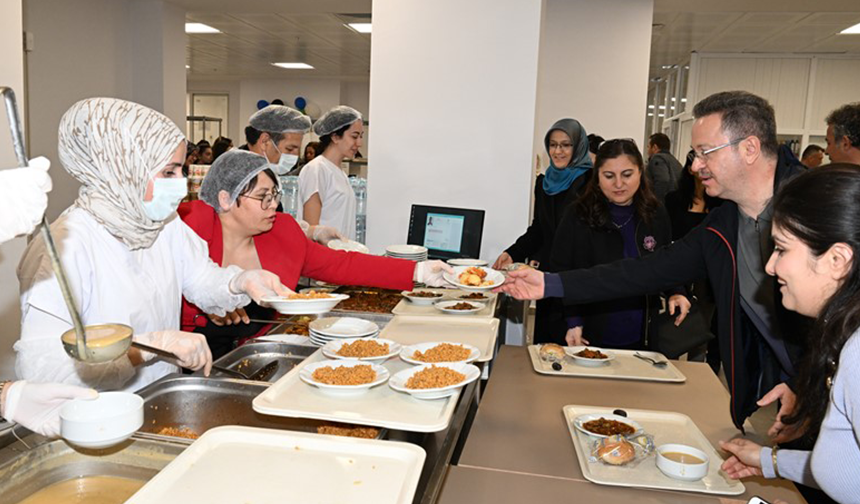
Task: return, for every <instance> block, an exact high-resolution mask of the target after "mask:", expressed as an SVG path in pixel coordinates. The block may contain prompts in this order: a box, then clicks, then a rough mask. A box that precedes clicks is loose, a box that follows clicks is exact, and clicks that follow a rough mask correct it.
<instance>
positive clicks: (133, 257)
mask: <svg viewBox="0 0 860 504" xmlns="http://www.w3.org/2000/svg"><path fill="white" fill-rule="evenodd" d="M59 155H60V161H61V162H62V163H63V166H64V167H65V168H66V170H67V171H68V172H69V173H70V174H71V175H72V176H73V177H75V179H77V180H78V181H79V182H80V183H81V185H82V187H81V189H80V193H79V196H78V199H77V200H76V201H75V203H74V204H73V205H72V206H71V207H69V208H68V209H67V210H66V211H65V212H64V213H63V214H62V215H61V216H60V218H58V219H57V220H56V221H55V222H54V223H53V224H52V225H51V231H52V233H53V235H54V240H55V242H56V245H57V249H58V252H59V254H60V258H61V260H62V262H63V264H64V266H65V269H66V274H67V275H68V279H69V284H70V288H71V290H72V294H73V295H74V297H75V299H76V300H77V302H78V308H79V309H80V311H81V318H82V320H83V322H84V324H88V325H90V324H101V323H120V324H126V325H129V326H131V327H132V328H133V329H134V333H135V336H134V338H135V340H138V341H141V342H143V343H146V344H149V345H152V346H155V347H159V348H162V349H164V350H167V351H170V352H173V353H174V354H176V355H177V356H178V357H179V359H180V362H181V364H182V365H183V366H184V367H188V368H191V369H201V368H202V369H204V370H205V372H206V373H208V371H209V368H210V367H211V364H212V355H211V353H210V351H209V348H208V347H207V346H206V342H205V339H204V338H203V337H202V336H200V335H197V334H192V333H184V332H180V331H179V330H178V329H179V317H180V310H181V306H182V296H183V295H185V296H186V297H187V298H188V299H190V300H192V301H193V302H194V303H196V304H197V305H199V306H202V307H205V308H206V310H207V311H210V312H212V313H216V314H224V313H225V312H226V311H232V310H235V309H236V308H237V307H241V306H244V305H246V304H248V303H249V302H250V298H254V299H260V298H261V297H263V296H266V295H270V294H272V293H276V294H280V295H288V294H289V293H290V292H291V291H289V290H288V289H286V288H285V287H284V286H283V285H281V283H280V282H279V281H278V279H277V277H276V276H275V275H273V274H272V273H269V272H265V271H260V270H245V271H243V270H242V269H241V268H238V267H236V266H233V267H230V268H225V269H222V268H220V267H218V266H217V265H216V264H214V263H213V262H212V261H211V260H209V257H208V251H207V250H206V244H205V243H204V242H203V241H202V240H200V238H199V237H197V235H196V234H194V232H193V231H191V230H190V229H189V228H188V226H186V225H185V224H184V223H183V222H182V221H181V220H180V219H176V218H173V217H175V213H176V208H177V206H178V205H179V202H180V201H181V200H182V198H184V197H185V194H186V191H187V189H186V187H187V186H186V184H187V183H186V180H185V179H184V178H182V175H181V168H182V163H183V161H184V159H185V141H184V138H183V135H182V132H181V131H180V130H179V129H178V128H177V127H176V126H175V125H174V124H173V123H172V122H171V121H170V120H169V119H167V118H166V117H164V116H163V115H161V114H159V113H158V112H155V111H154V110H150V109H148V108H146V107H144V106H141V105H138V104H135V103H131V102H127V101H123V100H116V99H112V98H93V99H88V100H82V101H80V102H78V103H76V104H75V105H73V106H72V107H71V108H70V109H69V110H68V111H67V112H66V113H65V115H64V116H63V117H62V119H61V120H60V128H59ZM18 279H19V282H20V284H21V313H22V315H21V339H20V340H18V342H16V343H15V350H16V351H17V352H18V357H17V362H16V371H17V374H18V376H19V377H22V378H24V379H27V380H34V381H54V382H64V383H68V384H74V385H85V386H89V387H92V388H95V389H99V390H106V389H123V390H129V391H133V390H137V389H139V388H141V387H143V386H145V385H147V384H149V383H151V382H153V381H155V380H157V379H158V378H160V377H162V376H164V375H166V374H169V373H172V372H176V371H178V369H177V367H176V366H175V365H173V364H171V363H167V362H163V361H158V360H156V359H155V356H154V355H152V354H149V353H146V352H141V351H138V350H136V349H134V348H132V349H131V350H129V352H128V355H127V356H123V357H120V358H119V359H116V360H114V361H112V362H109V363H105V364H99V365H90V364H83V363H80V362H77V361H75V360H73V359H72V358H71V357H69V356H68V355H66V353H65V351H64V350H63V346H62V343H61V341H60V335H61V334H62V333H63V332H65V331H66V330H68V329H70V328H71V327H72V322H71V319H70V317H69V314H68V311H67V309H66V305H65V303H64V302H63V297H62V295H61V293H60V289H59V285H58V283H57V280H56V278H55V277H54V273H53V270H52V268H51V264H50V259H49V258H48V255H47V253H46V251H45V244H44V242H43V241H42V240H41V238H36V239H35V240H33V242H31V243H30V245H29V246H28V248H27V250H26V251H25V253H24V257H23V259H22V260H21V263H20V265H19V266H18Z"/></svg>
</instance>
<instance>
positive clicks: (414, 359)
mask: <svg viewBox="0 0 860 504" xmlns="http://www.w3.org/2000/svg"><path fill="white" fill-rule="evenodd" d="M480 358H481V351H480V350H478V349H477V348H476V347H473V346H472V345H467V344H465V343H453V342H450V341H432V342H427V343H418V344H415V345H409V346H405V347H403V350H401V351H400V360H402V361H404V362H408V363H410V364H434V363H439V362H464V363H466V364H468V363H470V362H474V361H476V360H478V359H480Z"/></svg>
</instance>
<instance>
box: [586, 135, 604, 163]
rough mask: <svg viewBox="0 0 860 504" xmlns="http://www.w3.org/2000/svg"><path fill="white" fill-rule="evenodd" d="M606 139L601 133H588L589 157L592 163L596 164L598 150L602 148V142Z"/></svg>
mask: <svg viewBox="0 0 860 504" xmlns="http://www.w3.org/2000/svg"><path fill="white" fill-rule="evenodd" d="M605 140H606V139H605V138H603V137H602V136H600V135H595V134H594V133H589V134H588V157H590V158H591V164H594V161H595V160H596V159H597V150H598V149H600V144H602V143H603V142H604V141H605Z"/></svg>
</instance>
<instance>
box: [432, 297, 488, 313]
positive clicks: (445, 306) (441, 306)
mask: <svg viewBox="0 0 860 504" xmlns="http://www.w3.org/2000/svg"><path fill="white" fill-rule="evenodd" d="M459 303H466V304H468V305H471V306H472V308H470V309H468V310H455V309H454V308H452V307H453V306H454V305H457V304H459ZM433 307H434V308H436V309H437V310H439V311H440V312H442V313H447V314H449V315H472V314H474V313H478V312H479V311H481V310H483V309H484V308H486V307H487V305H485V304H484V303H478V302H477V301H465V300H462V299H459V300H453V301H439V302H438V303H436V304H434V305H433Z"/></svg>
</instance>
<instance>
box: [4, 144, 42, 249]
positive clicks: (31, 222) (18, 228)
mask: <svg viewBox="0 0 860 504" xmlns="http://www.w3.org/2000/svg"><path fill="white" fill-rule="evenodd" d="M50 167H51V162H50V161H49V160H48V158H45V157H37V158H36V159H31V160H30V166H28V167H26V168H12V169H10V170H0V201H2V202H3V211H2V212H0V243H2V242H4V241H6V240H10V239H12V238H15V237H16V236H20V235H25V234H29V233H30V232H32V231H33V229H34V228H35V227H36V225H37V224H38V223H39V221H41V220H42V216H43V215H44V214H45V208H47V207H48V191H50V190H51V177H50V176H49V175H48V168H50Z"/></svg>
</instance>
